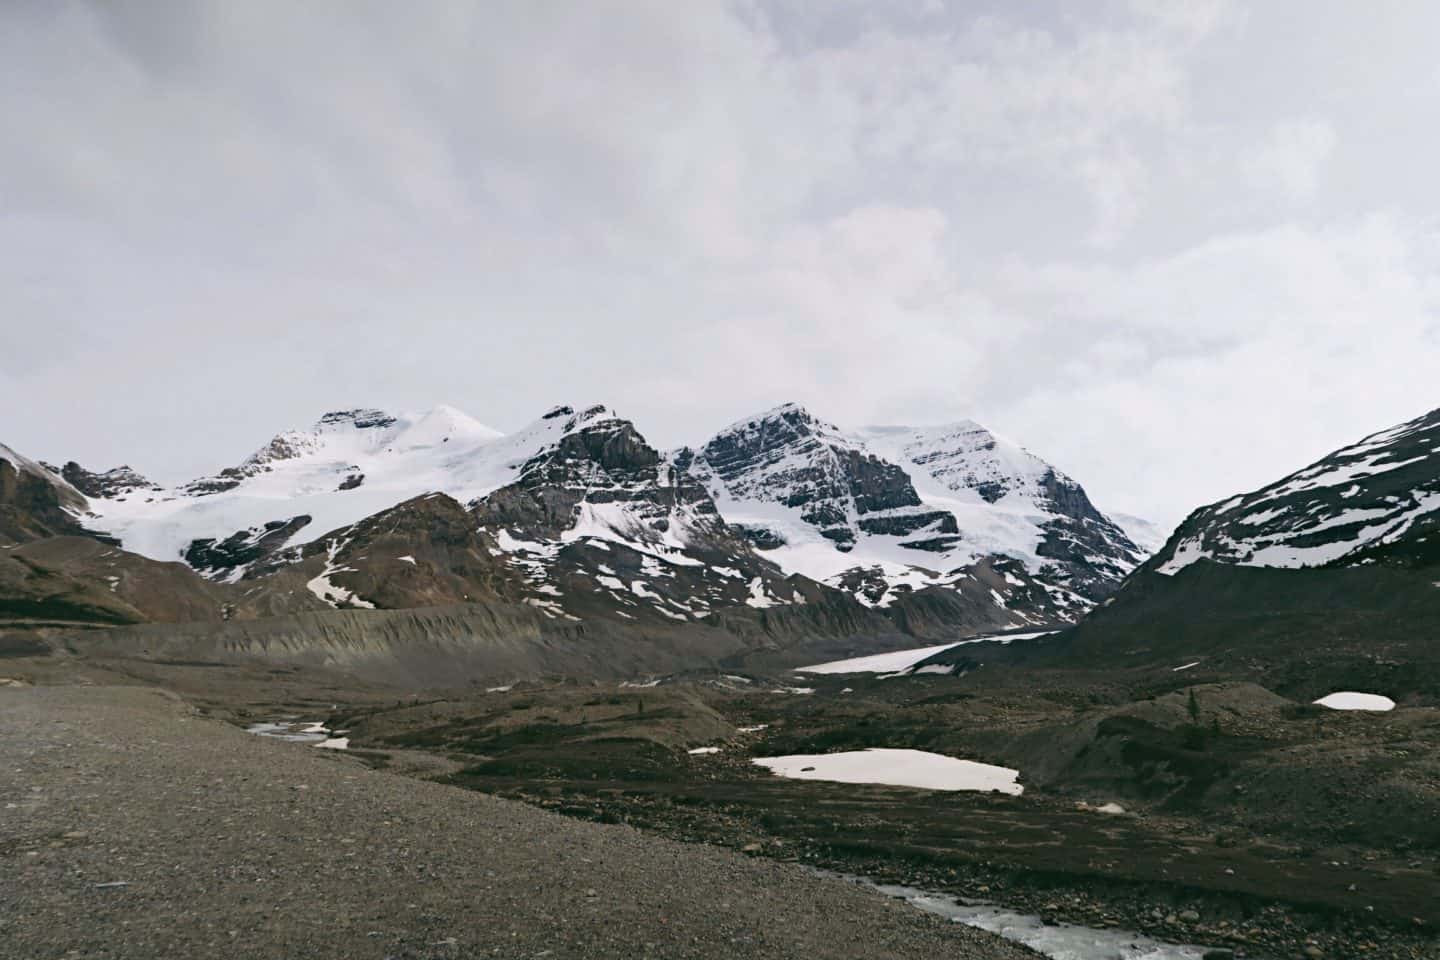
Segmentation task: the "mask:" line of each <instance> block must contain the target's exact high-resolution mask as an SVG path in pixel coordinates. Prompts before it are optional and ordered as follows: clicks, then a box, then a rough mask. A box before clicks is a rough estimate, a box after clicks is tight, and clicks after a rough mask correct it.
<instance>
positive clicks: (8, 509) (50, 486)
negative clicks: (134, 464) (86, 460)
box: [0, 447, 90, 543]
mask: <svg viewBox="0 0 1440 960" xmlns="http://www.w3.org/2000/svg"><path fill="white" fill-rule="evenodd" d="M88 509H89V504H87V503H86V502H85V498H84V497H83V496H81V495H80V494H79V492H78V491H76V490H75V489H73V488H72V487H70V486H69V485H68V484H66V483H64V482H63V481H61V480H60V479H59V478H57V477H55V475H54V474H52V473H50V471H48V470H46V469H45V468H44V467H42V466H40V465H39V464H37V463H34V462H33V461H30V460H27V459H25V458H24V457H21V456H20V455H19V454H15V453H13V452H11V451H10V450H9V448H8V447H0V543H4V542H10V543H25V542H27V541H30V540H38V539H40V538H41V537H55V536H65V535H74V534H78V535H90V534H89V532H88V531H86V530H85V528H84V527H83V526H82V525H81V524H80V521H79V519H78V518H79V517H80V516H82V515H83V514H84V513H85V512H86V511H87V510H88Z"/></svg>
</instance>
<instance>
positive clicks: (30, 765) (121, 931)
mask: <svg viewBox="0 0 1440 960" xmlns="http://www.w3.org/2000/svg"><path fill="white" fill-rule="evenodd" d="M72 955H73V956H84V957H87V958H153V957H227V958H248V957H257V958H260V957H264V958H274V957H278V956H283V957H286V958H288V960H305V958H312V957H314V958H322V957H335V958H341V957H343V958H365V957H374V958H377V960H378V958H382V957H384V958H396V960H399V958H437V960H439V958H445V960H449V958H457V957H482V956H483V957H507V958H509V957H516V958H518V957H553V958H566V957H576V958H579V957H585V958H589V957H597V958H603V957H637V956H656V957H666V958H672V957H673V958H679V957H694V958H711V957H713V958H722V957H724V958H729V957H774V958H782V957H806V958H825V957H834V958H841V957H896V958H905V957H915V958H921V957H924V958H933V957H940V956H945V957H957V958H976V960H1011V958H1014V960H1019V958H1022V957H1025V956H1030V954H1029V953H1028V952H1027V951H1025V950H1023V949H1022V948H1018V947H1014V946H1012V945H1009V944H1007V943H1004V942H1003V941H1000V940H998V939H996V938H993V937H991V936H989V935H987V934H983V933H979V932H977V931H973V930H970V929H968V928H965V927H960V926H956V925H951V924H948V923H945V922H943V921H940V920H938V919H936V918H934V917H930V916H926V915H923V914H920V913H918V912H917V911H914V910H913V909H911V908H909V907H906V906H904V905H902V904H899V903H896V902H893V901H888V900H886V899H884V898H883V897H880V896H878V895H876V894H873V893H870V892H867V891H865V890H862V889H860V888H857V887H854V886H852V885H847V884H844V883H840V882H836V881H833V880H826V879H822V878H819V877H816V876H814V875H812V874H810V873H807V872H806V871H804V870H802V869H800V868H799V867H796V866H792V865H787V864H780V863H775V862H771V861H768V860H763V859H747V858H746V857H743V856H740V855H738V854H735V853H732V852H729V851H725V850H721V849H718V848H716V847H711V846H704V845H699V844H682V843H675V842H672V841H669V840H665V839H662V838H660V837H657V836H653V835H647V834H645V833H642V832H640V831H638V830H635V829H632V828H631V827H628V826H607V825H600V824H591V823H582V822H579V821H576V820H573V819H567V818H564V817H560V816H556V815H555V814H553V813H548V812H545V811H543V810H539V809H536V808H534V807H532V806H527V805H524V804H519V803H514V802H510V801H506V800H502V799H497V798H494V797H490V796H486V795H483V794H481V793H477V792H473V791H466V790H460V789H456V788H455V787H453V786H445V785H441V784H437V783H430V782H425V781H423V780H419V779H414V778H410V777H400V776H395V775H393V774H390V773H385V772H379V771H374V770H370V769H367V768H366V767H365V766H364V765H362V764H361V763H359V762H357V761H356V759H354V758H352V757H350V756H347V755H345V754H342V753H337V752H333V751H319V750H315V749H312V748H309V747H307V746H304V745H301V744H289V743H281V742H277V741H274V740H265V739H262V738H259V737H254V736H249V735H247V734H245V733H244V732H242V731H241V730H239V729H237V728H235V727H234V726H230V725H227V724H224V723H220V722H217V721H215V720H211V719H207V718H205V717H204V716H202V715H200V713H198V712H197V711H196V710H195V709H194V708H192V707H191V706H189V705H188V704H187V703H185V702H184V701H182V700H180V699H179V698H178V697H176V696H173V695H170V694H167V693H165V692H162V691H160V690H156V689H150V688H144V687H139V686H129V687H121V686H102V685H73V684H72V685H62V686H34V687H28V686H20V687H16V686H0V956H4V957H16V958H21V957H24V958H40V957H63V956H72Z"/></svg>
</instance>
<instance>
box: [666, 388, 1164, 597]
mask: <svg viewBox="0 0 1440 960" xmlns="http://www.w3.org/2000/svg"><path fill="white" fill-rule="evenodd" d="M691 470H692V472H694V474H695V475H696V476H697V477H699V478H700V479H701V480H702V482H704V483H705V484H706V486H707V487H708V488H709V489H710V492H711V495H712V496H713V497H714V498H715V501H716V504H717V505H718V507H719V509H720V512H721V514H722V515H723V516H724V517H725V518H726V520H727V521H728V522H729V523H730V524H731V525H732V526H735V527H737V528H739V529H741V530H743V531H744V532H745V533H746V534H747V535H748V536H749V537H750V538H751V540H752V542H754V543H755V544H756V545H757V546H758V547H760V548H761V549H763V550H765V551H766V556H768V557H770V558H771V559H773V560H775V561H776V562H777V563H779V564H780V565H781V566H782V567H784V568H785V569H787V570H792V571H794V572H798V573H803V574H806V575H807V576H810V577H813V578H815V579H818V580H822V581H824V582H827V583H832V584H847V583H848V584H853V585H855V586H856V587H857V588H858V589H859V590H860V592H858V593H857V596H859V597H860V598H861V599H862V600H864V601H866V602H871V603H875V604H877V605H881V606H886V605H888V604H889V603H891V602H893V600H894V599H895V597H896V596H897V595H898V593H900V592H905V591H913V590H918V589H923V588H925V587H928V586H953V585H954V584H955V583H956V582H957V576H958V575H957V574H956V571H958V570H962V569H965V568H968V567H970V566H972V565H974V564H976V563H978V562H980V561H982V560H985V559H987V558H992V557H1002V558H1012V559H1015V560H1019V561H1021V562H1022V563H1023V564H1024V565H1025V567H1026V568H1027V569H1028V570H1030V571H1031V572H1032V573H1034V574H1036V575H1040V576H1042V578H1043V579H1044V580H1045V581H1046V582H1048V583H1049V584H1051V586H1052V587H1053V589H1054V594H1055V597H1056V600H1057V602H1060V603H1061V604H1062V605H1064V604H1073V605H1076V606H1077V607H1083V606H1084V605H1085V604H1086V603H1087V599H1091V600H1093V599H1096V598H1098V597H1099V596H1103V595H1104V594H1105V593H1106V592H1108V590H1110V589H1113V587H1114V585H1115V584H1117V583H1118V582H1119V580H1120V579H1121V578H1123V576H1124V575H1125V574H1126V573H1128V572H1129V571H1130V570H1131V569H1132V568H1133V567H1134V566H1135V565H1136V564H1137V563H1138V562H1139V561H1140V560H1141V559H1142V554H1141V553H1140V551H1139V549H1138V548H1137V547H1136V546H1135V545H1134V544H1133V543H1132V542H1131V541H1130V540H1129V539H1128V538H1127V537H1126V536H1125V533H1124V532H1123V531H1122V530H1121V529H1120V528H1119V527H1117V526H1116V525H1115V524H1113V523H1112V522H1110V521H1109V520H1108V519H1107V518H1105V517H1104V516H1103V515H1102V514H1100V513H1099V511H1097V510H1095V508H1094V507H1093V505H1091V503H1090V501H1089V499H1088V497H1086V495H1085V492H1084V490H1083V489H1082V488H1081V487H1080V486H1079V484H1077V483H1075V482H1074V481H1073V480H1071V479H1070V478H1068V477H1066V476H1065V475H1064V474H1062V473H1060V472H1059V471H1058V470H1056V469H1055V468H1054V467H1052V466H1050V465H1049V464H1047V463H1045V462H1044V461H1043V460H1041V459H1040V458H1039V457H1036V456H1034V455H1033V454H1031V453H1029V452H1028V451H1026V450H1024V449H1023V448H1021V447H1020V446H1018V445H1016V444H1013V443H1009V442H1008V441H1004V440H1002V439H1001V438H998V437H996V436H995V435H994V434H992V433H990V432H989V431H987V430H986V429H985V428H983V427H981V426H980V425H979V424H976V423H974V422H973V421H961V422H959V423H954V424H948V425H944V426H936V427H908V426H883V427H866V428H862V429H859V430H854V431H846V430H842V429H840V428H839V427H837V426H835V425H834V424H832V423H829V422H827V421H825V420H821V419H819V418H817V417H815V416H814V415H813V414H811V413H810V412H809V411H807V410H805V409H804V408H803V407H801V406H799V405H797V404H784V405H782V406H779V407H776V408H773V409H771V410H768V411H765V412H764V413H761V414H757V415H755V416H753V417H748V418H745V419H743V420H740V421H737V422H736V423H734V424H732V425H731V426H730V427H728V428H726V429H725V430H722V431H721V432H720V433H718V434H716V435H715V436H714V437H713V438H712V439H711V440H710V441H708V442H707V443H706V444H705V445H704V446H703V447H701V448H700V449H699V450H698V451H695V453H694V462H693V464H692V466H691ZM1002 602H1003V600H1002Z"/></svg>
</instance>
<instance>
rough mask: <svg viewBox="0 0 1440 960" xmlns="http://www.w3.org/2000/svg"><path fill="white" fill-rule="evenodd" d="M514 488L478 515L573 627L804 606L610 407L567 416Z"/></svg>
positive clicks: (685, 476)
mask: <svg viewBox="0 0 1440 960" xmlns="http://www.w3.org/2000/svg"><path fill="white" fill-rule="evenodd" d="M552 422H553V423H554V424H555V427H554V428H553V429H552V431H551V434H550V436H549V437H548V440H549V442H548V443H546V444H545V445H544V446H543V447H541V448H540V449H539V450H538V451H537V452H536V453H535V454H534V455H533V456H531V457H530V458H529V459H527V460H526V461H525V462H524V463H522V464H521V465H520V466H519V468H518V470H517V471H516V472H517V476H516V478H515V480H514V482H512V483H510V484H508V485H506V486H504V487H502V488H500V489H498V490H496V491H494V492H493V493H490V494H488V495H486V496H483V497H479V498H477V499H476V500H474V501H473V502H472V504H471V509H472V512H473V514H474V516H475V518H476V520H477V521H478V523H479V527H480V529H481V530H482V531H484V532H485V533H487V534H488V535H489V536H490V537H492V538H493V540H494V543H495V545H496V550H495V552H496V554H497V555H498V556H500V557H501V558H502V559H503V561H504V562H505V563H506V564H507V565H509V566H510V567H511V569H512V570H513V571H514V572H515V573H516V575H517V579H518V580H519V582H521V583H522V584H523V585H524V587H525V589H527V590H528V591H529V592H530V594H531V595H530V596H527V597H526V598H525V602H526V603H529V604H531V605H532V606H536V607H538V608H540V609H541V610H542V611H543V612H546V613H548V614H551V615H554V616H561V617H566V618H570V619H578V618H584V617H585V616H587V615H593V614H594V613H595V612H597V608H601V609H609V610H610V611H612V613H613V615H614V616H617V617H620V618H622V619H627V620H642V619H656V618H662V619H666V620H670V621H678V622H686V621H691V620H695V619H700V618H703V617H706V616H709V615H710V614H711V613H712V612H713V611H715V610H716V609H720V608H723V607H727V606H750V607H757V608H763V607H768V606H773V605H777V604H782V603H804V602H806V600H805V592H806V590H807V586H806V585H805V584H802V583H798V582H792V581H791V580H790V579H789V578H787V577H786V576H785V575H784V574H783V573H782V572H781V571H780V570H779V568H777V567H776V566H775V565H774V564H772V563H770V562H768V561H766V560H764V559H762V558H760V557H759V556H757V555H756V554H755V552H754V550H753V549H751V547H750V545H749V544H748V543H746V542H745V541H744V540H743V539H742V538H741V537H739V536H737V535H736V534H735V532H733V531H732V530H731V529H730V528H729V527H728V526H727V524H726V523H725V521H724V520H723V519H721V516H720V514H719V511H718V510H717V509H716V506H715V503H714V501H713V500H712V499H711V498H710V496H709V494H708V493H707V492H706V490H705V488H704V486H702V485H701V484H700V483H699V482H697V481H696V480H695V478H694V477H692V476H691V475H690V474H689V473H688V472H687V471H686V470H685V469H682V467H681V466H679V465H677V463H676V462H675V461H674V460H673V459H672V458H669V457H665V456H662V455H661V454H660V453H659V452H658V451H656V450H655V449H654V448H653V447H651V446H650V445H649V444H648V443H646V442H645V439H644V438H643V437H642V436H641V435H640V434H639V433H638V432H637V431H636V430H635V427H634V425H633V424H632V423H630V422H629V421H628V420H623V419H620V418H618V417H616V416H614V415H613V414H612V413H611V412H610V411H609V410H607V409H606V408H605V407H602V406H593V407H589V408H586V409H584V410H582V411H580V412H578V413H577V412H576V411H575V410H574V409H573V408H571V407H558V408H556V409H555V410H552V411H551V412H550V413H548V414H546V416H545V418H542V421H541V423H552Z"/></svg>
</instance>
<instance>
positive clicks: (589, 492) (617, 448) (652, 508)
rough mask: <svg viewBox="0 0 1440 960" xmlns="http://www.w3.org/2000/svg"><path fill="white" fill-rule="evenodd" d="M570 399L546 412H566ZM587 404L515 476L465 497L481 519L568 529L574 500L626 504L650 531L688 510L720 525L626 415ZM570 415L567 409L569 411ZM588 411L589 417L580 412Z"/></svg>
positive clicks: (525, 528) (702, 496) (545, 530)
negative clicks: (471, 500)
mask: <svg viewBox="0 0 1440 960" xmlns="http://www.w3.org/2000/svg"><path fill="white" fill-rule="evenodd" d="M569 409H570V408H569V407H560V408H557V409H556V410H553V411H551V413H550V414H547V415H546V416H547V417H551V416H566V415H570V414H566V413H563V412H561V411H568V410H569ZM603 413H604V411H603V408H601V409H600V410H598V411H597V410H595V409H591V410H587V411H585V412H583V413H582V414H580V415H579V417H578V418H576V419H575V421H574V429H572V430H569V431H568V432H566V433H565V434H564V435H563V436H562V437H561V439H560V440H559V442H558V443H557V444H555V445H554V446H553V447H551V448H549V449H546V450H543V451H541V452H540V453H539V454H537V455H536V456H534V457H532V458H531V459H530V460H528V461H527V462H526V463H525V464H524V465H523V466H522V467H521V468H520V471H519V477H518V479H517V480H516V481H515V483H513V484H510V485H509V486H507V487H503V488H501V489H500V490H497V491H495V492H494V493H492V494H489V495H488V496H486V497H484V498H483V499H482V500H480V501H479V502H477V503H475V504H472V509H473V510H474V513H475V517H476V519H477V521H478V522H479V523H480V525H481V526H484V527H492V528H493V527H500V526H503V527H507V528H513V529H515V530H517V531H521V532H523V533H524V535H526V536H536V537H540V538H547V537H556V536H559V534H560V533H562V532H564V531H565V530H568V529H570V527H571V526H573V525H574V522H575V520H576V518H577V516H578V515H579V508H580V505H581V503H592V504H627V505H631V506H632V507H633V508H634V512H635V515H636V517H637V518H638V520H639V522H641V523H642V524H643V525H644V526H646V527H648V528H649V529H651V530H653V531H655V532H664V531H666V530H668V529H669V526H670V514H671V513H672V512H673V511H675V510H677V509H684V510H688V511H690V512H691V513H693V514H694V515H696V516H699V517H701V518H704V519H706V520H708V521H709V522H710V523H711V524H712V525H713V526H714V527H715V529H716V532H717V533H718V532H721V531H723V524H722V523H721V521H720V519H719V512H718V511H717V510H716V509H715V503H714V501H712V500H711V499H710V497H709V495H708V494H707V493H706V491H705V488H704V487H703V486H701V485H700V484H699V483H698V482H696V481H695V480H694V478H692V477H690V475H689V474H688V473H684V472H682V471H680V470H677V469H675V468H674V466H673V465H666V464H663V463H662V462H661V457H660V454H659V453H658V452H656V450H655V449H654V448H653V447H651V446H650V445H649V444H648V443H646V442H645V439H644V438H643V437H642V436H640V434H639V433H638V432H637V431H636V429H635V426H634V424H632V423H630V422H629V421H628V420H621V419H618V418H615V417H608V416H603ZM572 416H573V415H572ZM587 417H589V418H592V419H589V420H588V422H587V421H586V420H585V418H587Z"/></svg>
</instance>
